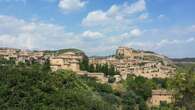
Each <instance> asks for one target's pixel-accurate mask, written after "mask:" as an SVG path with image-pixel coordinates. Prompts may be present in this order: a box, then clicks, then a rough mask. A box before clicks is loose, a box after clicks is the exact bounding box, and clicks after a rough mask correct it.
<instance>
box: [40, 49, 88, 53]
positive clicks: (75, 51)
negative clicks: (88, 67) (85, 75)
mask: <svg viewBox="0 0 195 110" xmlns="http://www.w3.org/2000/svg"><path fill="white" fill-rule="evenodd" d="M43 52H44V53H45V54H62V53H65V52H74V53H76V54H80V55H85V53H84V52H83V51H82V50H79V49H75V48H69V49H59V50H45V51H43Z"/></svg>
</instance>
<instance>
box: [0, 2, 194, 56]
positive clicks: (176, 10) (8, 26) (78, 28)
mask: <svg viewBox="0 0 195 110" xmlns="http://www.w3.org/2000/svg"><path fill="white" fill-rule="evenodd" d="M194 5H195V0H0V7H1V8H0V47H11V48H21V49H32V50H34V49H38V50H47V49H49V50H55V49H62V48H78V49H81V50H83V51H85V53H86V54H87V55H89V56H92V55H101V56H104V55H111V54H114V53H115V50H116V49H117V48H118V47H119V46H127V47H130V48H135V49H139V50H149V51H154V52H157V53H159V54H163V55H166V56H168V57H177V58H181V57H195V12H194V11H195V6H194Z"/></svg>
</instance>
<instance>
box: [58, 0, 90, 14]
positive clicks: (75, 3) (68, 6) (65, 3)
mask: <svg viewBox="0 0 195 110" xmlns="http://www.w3.org/2000/svg"><path fill="white" fill-rule="evenodd" d="M86 3H87V2H86V1H82V0H60V1H59V4H58V7H59V8H60V9H61V10H62V11H63V12H65V13H68V12H71V11H76V10H79V9H81V8H83V7H84V6H85V5H86Z"/></svg>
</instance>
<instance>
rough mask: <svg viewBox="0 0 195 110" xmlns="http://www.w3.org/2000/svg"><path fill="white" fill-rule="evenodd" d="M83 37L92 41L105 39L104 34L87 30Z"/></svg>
mask: <svg viewBox="0 0 195 110" xmlns="http://www.w3.org/2000/svg"><path fill="white" fill-rule="evenodd" d="M82 36H84V37H86V38H90V39H97V38H101V37H103V34H102V33H100V32H93V31H90V30H87V31H85V32H83V33H82Z"/></svg>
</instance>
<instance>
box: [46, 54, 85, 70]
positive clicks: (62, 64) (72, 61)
mask: <svg viewBox="0 0 195 110" xmlns="http://www.w3.org/2000/svg"><path fill="white" fill-rule="evenodd" d="M82 58H83V57H82V56H81V55H77V54H76V53H73V52H66V53H63V54H60V55H57V56H52V57H50V58H49V61H50V65H51V69H52V71H56V70H58V69H68V70H72V71H80V66H79V61H80V60H82Z"/></svg>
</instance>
